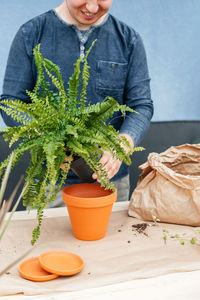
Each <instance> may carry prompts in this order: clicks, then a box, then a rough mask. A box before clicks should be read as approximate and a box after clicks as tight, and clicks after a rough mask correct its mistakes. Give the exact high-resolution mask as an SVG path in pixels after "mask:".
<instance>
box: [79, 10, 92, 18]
mask: <svg viewBox="0 0 200 300" xmlns="http://www.w3.org/2000/svg"><path fill="white" fill-rule="evenodd" d="M81 12H82V14H83V15H84V17H86V18H87V19H92V18H94V17H95V16H96V13H95V14H91V13H88V12H86V11H81Z"/></svg>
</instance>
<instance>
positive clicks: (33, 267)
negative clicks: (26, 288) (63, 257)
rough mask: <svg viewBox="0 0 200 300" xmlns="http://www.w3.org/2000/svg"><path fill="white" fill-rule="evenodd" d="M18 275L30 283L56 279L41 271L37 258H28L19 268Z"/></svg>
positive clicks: (52, 275)
mask: <svg viewBox="0 0 200 300" xmlns="http://www.w3.org/2000/svg"><path fill="white" fill-rule="evenodd" d="M19 274H20V275H21V276H22V277H23V278H25V279H28V280H32V281H48V280H52V279H54V278H57V277H58V275H56V274H52V273H49V272H47V271H45V270H44V269H42V267H41V265H40V263H39V259H38V257H33V258H29V259H27V260H25V261H23V262H22V263H21V264H20V266H19Z"/></svg>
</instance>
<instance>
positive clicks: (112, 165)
mask: <svg viewBox="0 0 200 300" xmlns="http://www.w3.org/2000/svg"><path fill="white" fill-rule="evenodd" d="M119 136H125V137H126V138H127V140H128V141H129V143H130V146H131V147H132V148H134V143H133V140H132V138H131V137H130V135H128V134H125V133H124V134H119ZM122 147H123V148H124V150H125V151H126V152H127V153H128V152H129V149H128V148H127V147H125V146H124V144H122ZM100 163H101V164H102V167H103V169H104V170H106V172H107V174H108V178H109V179H111V178H113V177H114V176H115V175H116V174H117V172H118V171H119V169H120V167H121V164H122V162H121V161H120V160H119V159H116V158H114V157H112V154H111V153H110V152H109V151H104V152H103V155H102V157H101V159H100ZM92 178H93V179H95V180H98V175H97V174H96V173H93V174H92Z"/></svg>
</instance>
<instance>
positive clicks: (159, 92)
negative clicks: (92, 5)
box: [0, 0, 200, 127]
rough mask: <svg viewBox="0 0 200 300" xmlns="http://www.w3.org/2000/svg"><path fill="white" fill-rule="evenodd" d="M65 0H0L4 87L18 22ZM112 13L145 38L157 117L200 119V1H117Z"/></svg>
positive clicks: (0, 67)
mask: <svg viewBox="0 0 200 300" xmlns="http://www.w3.org/2000/svg"><path fill="white" fill-rule="evenodd" d="M61 2H62V0H61V1H60V0H41V1H36V0H28V1H27V0H9V1H8V0H0V11H1V18H0V89H2V82H3V76H4V71H5V67H6V60H7V56H8V51H9V47H10V44H11V41H12V39H13V37H14V35H15V33H16V31H17V30H18V28H19V26H20V25H21V24H23V23H24V22H26V21H27V20H29V19H30V18H32V17H34V16H36V15H38V14H40V13H43V12H45V11H47V10H49V9H51V8H53V7H57V6H58V5H59V4H60V3H61ZM111 13H113V14H114V15H115V16H117V17H118V18H120V19H121V20H122V21H124V22H126V23H127V24H129V25H131V26H132V27H134V28H135V30H136V31H138V32H139V33H140V34H141V36H142V38H143V41H144V44H145V48H146V52H147V57H148V64H149V70H150V76H151V78H152V81H151V90H152V98H153V100H154V104H155V113H154V117H153V120H154V121H168V120H199V119H200V114H199V110H200V104H199V103H200V37H199V30H200V0H114V2H113V5H112V8H111ZM3 126H4V125H3V122H2V120H1V119H0V127H3Z"/></svg>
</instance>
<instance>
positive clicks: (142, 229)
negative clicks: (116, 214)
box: [132, 223, 149, 236]
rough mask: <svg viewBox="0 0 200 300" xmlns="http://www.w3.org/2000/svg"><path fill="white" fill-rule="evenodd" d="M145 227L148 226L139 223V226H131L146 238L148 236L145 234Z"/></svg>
mask: <svg viewBox="0 0 200 300" xmlns="http://www.w3.org/2000/svg"><path fill="white" fill-rule="evenodd" d="M147 226H149V224H148V223H139V224H134V225H132V227H133V229H135V230H136V231H137V232H138V233H142V234H144V235H146V236H148V234H147V233H146V232H145V230H146V228H147Z"/></svg>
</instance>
